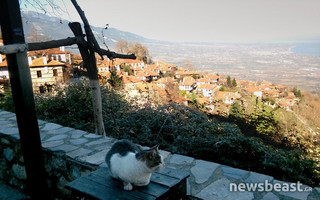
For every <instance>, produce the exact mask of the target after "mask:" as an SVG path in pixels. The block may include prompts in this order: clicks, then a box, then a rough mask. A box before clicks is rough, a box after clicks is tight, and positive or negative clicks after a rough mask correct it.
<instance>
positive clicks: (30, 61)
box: [28, 56, 32, 66]
mask: <svg viewBox="0 0 320 200" xmlns="http://www.w3.org/2000/svg"><path fill="white" fill-rule="evenodd" d="M28 63H29V66H30V65H32V58H31V57H30V56H28Z"/></svg>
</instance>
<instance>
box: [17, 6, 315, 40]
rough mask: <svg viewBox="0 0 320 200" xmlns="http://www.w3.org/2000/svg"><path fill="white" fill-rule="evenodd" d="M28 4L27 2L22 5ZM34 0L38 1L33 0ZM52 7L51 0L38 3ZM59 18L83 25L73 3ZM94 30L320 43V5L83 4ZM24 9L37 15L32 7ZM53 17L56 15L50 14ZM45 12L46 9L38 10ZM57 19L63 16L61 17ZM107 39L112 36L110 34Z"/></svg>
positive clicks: (169, 36) (166, 36) (187, 37)
mask: <svg viewBox="0 0 320 200" xmlns="http://www.w3.org/2000/svg"><path fill="white" fill-rule="evenodd" d="M21 1H22V4H23V3H24V2H25V1H26V0H21ZM28 1H32V0H28ZM33 1H40V2H42V3H43V4H46V2H47V1H48V0H33ZM54 2H55V3H57V4H58V5H59V6H60V7H61V9H63V10H64V11H65V12H61V13H60V14H59V17H61V18H64V19H67V20H70V21H80V19H79V16H78V14H77V13H76V11H75V8H74V7H73V5H72V4H71V1H70V0H54ZM77 2H78V4H79V5H80V7H81V8H82V10H84V12H85V14H86V16H87V19H88V21H89V23H90V24H91V25H94V26H99V27H103V26H104V25H105V24H109V26H110V27H112V28H117V29H119V30H122V31H128V32H131V33H135V34H138V35H141V36H143V37H146V38H149V39H156V40H162V41H171V42H220V43H225V42H230V43H234V42H240V43H256V42H279V41H281V42H283V41H291V40H295V39H297V38H305V37H310V36H312V37H315V38H316V39H318V40H320V25H319V24H320V0H113V1H111V0H77ZM21 7H22V8H23V9H26V10H32V9H34V8H32V6H30V5H24V4H23V5H22V6H21ZM48 10H49V13H50V9H48ZM38 11H39V12H41V10H38ZM55 15H57V14H55ZM105 34H107V32H105Z"/></svg>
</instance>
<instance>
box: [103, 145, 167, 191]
mask: <svg viewBox="0 0 320 200" xmlns="http://www.w3.org/2000/svg"><path fill="white" fill-rule="evenodd" d="M105 161H106V163H107V166H108V168H109V173H110V175H111V176H112V177H113V178H116V179H119V180H121V181H122V182H123V189H124V190H127V191H130V190H132V188H133V185H135V186H145V185H148V184H149V182H150V177H151V174H152V172H155V171H158V170H161V169H162V168H163V167H164V162H163V158H162V156H161V155H160V154H159V145H156V146H154V147H152V148H150V149H147V150H144V149H143V148H142V147H141V146H140V145H137V144H134V143H132V142H131V141H129V140H120V141H118V142H116V143H115V144H114V145H113V146H112V147H111V149H110V151H109V152H108V153H107V155H106V158H105Z"/></svg>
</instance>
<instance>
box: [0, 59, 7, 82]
mask: <svg viewBox="0 0 320 200" xmlns="http://www.w3.org/2000/svg"><path fill="white" fill-rule="evenodd" d="M8 79H9V71H8V63H7V58H6V56H5V55H1V54H0V80H8Z"/></svg>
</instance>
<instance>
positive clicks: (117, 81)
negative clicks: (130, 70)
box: [108, 67, 122, 88]
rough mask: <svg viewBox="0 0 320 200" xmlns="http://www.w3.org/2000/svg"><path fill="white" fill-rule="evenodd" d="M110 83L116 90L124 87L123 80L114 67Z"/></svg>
mask: <svg viewBox="0 0 320 200" xmlns="http://www.w3.org/2000/svg"><path fill="white" fill-rule="evenodd" d="M108 83H110V85H111V86H112V87H114V88H120V87H121V86H122V79H121V78H120V77H119V75H118V74H117V70H116V69H115V68H114V67H113V68H112V69H111V74H110V78H109V79H108Z"/></svg>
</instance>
